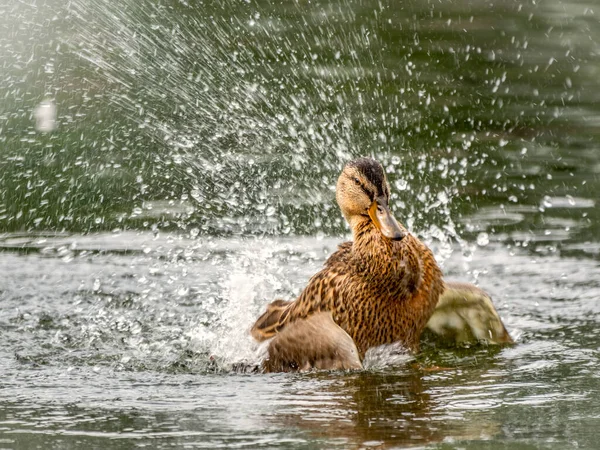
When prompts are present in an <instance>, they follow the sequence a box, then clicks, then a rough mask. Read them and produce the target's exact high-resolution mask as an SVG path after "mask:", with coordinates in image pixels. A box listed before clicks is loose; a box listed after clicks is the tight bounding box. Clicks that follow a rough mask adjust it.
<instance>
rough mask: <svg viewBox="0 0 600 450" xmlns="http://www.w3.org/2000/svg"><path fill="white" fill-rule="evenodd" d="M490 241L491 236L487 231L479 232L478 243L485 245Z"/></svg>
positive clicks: (481, 245)
mask: <svg viewBox="0 0 600 450" xmlns="http://www.w3.org/2000/svg"><path fill="white" fill-rule="evenodd" d="M489 243H490V237H489V235H488V234H487V233H479V234H478V235H477V245H479V246H480V247H485V246H486V245H488V244H489Z"/></svg>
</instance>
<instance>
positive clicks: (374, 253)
mask: <svg viewBox="0 0 600 450" xmlns="http://www.w3.org/2000/svg"><path fill="white" fill-rule="evenodd" d="M441 276H442V275H441V271H440V269H439V267H438V265H437V263H436V261H435V259H434V257H433V254H432V253H431V251H430V250H429V249H428V248H427V247H426V246H425V245H424V244H423V243H422V242H420V241H419V240H418V239H417V238H415V237H414V236H412V235H410V234H407V235H406V237H404V239H402V240H400V241H393V240H390V239H387V238H385V237H383V236H382V235H381V233H380V232H379V231H378V230H377V229H376V228H375V226H374V225H373V224H372V223H371V222H369V221H364V222H362V223H361V224H360V225H359V226H358V227H357V229H356V230H355V240H354V241H353V242H346V243H343V244H342V245H340V247H339V249H338V250H337V251H336V252H335V253H334V254H333V255H331V257H330V258H329V259H328V260H327V262H326V263H325V267H324V268H323V269H322V270H321V271H320V272H318V273H317V274H316V275H315V276H313V277H312V278H311V280H310V281H309V283H308V286H306V288H305V289H304V291H303V292H302V293H301V294H300V296H299V297H298V298H297V299H296V300H295V301H293V302H284V301H282V300H278V301H275V302H273V303H271V304H270V305H269V306H268V307H267V311H266V312H265V313H264V314H263V315H262V316H261V317H260V318H259V319H258V320H257V321H256V324H255V325H254V327H253V328H252V335H253V336H254V337H255V338H256V339H257V340H265V339H268V338H270V337H273V336H275V334H276V333H278V332H280V331H281V330H282V329H284V327H286V326H288V325H289V324H292V323H294V322H295V321H298V320H302V319H306V318H308V317H309V316H310V315H311V314H314V313H316V312H319V311H329V312H331V313H332V316H333V320H334V321H335V323H336V324H337V325H339V326H340V327H341V328H342V329H343V330H344V331H345V332H347V333H348V334H349V335H350V336H351V337H352V339H353V340H354V342H355V343H356V346H357V348H358V351H359V354H360V357H361V359H362V358H363V357H364V354H365V352H366V351H367V349H368V348H370V347H374V346H379V345H382V344H390V343H393V342H398V341H399V342H401V343H402V344H403V345H404V346H406V347H407V348H409V349H411V350H414V351H417V350H418V348H419V337H420V335H421V332H422V331H423V328H424V327H425V324H426V323H427V321H428V319H429V317H430V316H431V314H432V313H433V310H434V308H435V305H436V303H437V301H438V298H439V296H440V294H441V293H442V291H443V289H444V287H443V281H442V278H441Z"/></svg>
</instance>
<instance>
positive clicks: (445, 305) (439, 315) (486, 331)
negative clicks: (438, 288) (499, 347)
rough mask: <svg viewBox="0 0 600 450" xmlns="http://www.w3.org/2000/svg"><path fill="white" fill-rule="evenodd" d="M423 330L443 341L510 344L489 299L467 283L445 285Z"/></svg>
mask: <svg viewBox="0 0 600 450" xmlns="http://www.w3.org/2000/svg"><path fill="white" fill-rule="evenodd" d="M445 285H446V289H445V291H444V292H443V294H442V295H441V296H440V299H439V301H438V304H437V306H436V308H435V311H434V312H433V315H432V316H431V318H430V319H429V322H427V328H428V329H429V330H431V331H432V332H433V333H435V334H437V335H439V336H441V337H442V338H443V339H444V340H452V341H454V342H485V343H488V344H512V343H514V341H513V340H512V338H511V337H510V335H509V334H508V331H506V328H505V327H504V324H503V323H502V319H500V316H499V315H498V312H497V311H496V308H494V304H493V303H492V299H491V297H490V296H489V295H488V294H487V293H486V292H485V291H484V290H483V289H480V288H478V287H477V286H475V285H473V284H470V283H458V282H446V283H445Z"/></svg>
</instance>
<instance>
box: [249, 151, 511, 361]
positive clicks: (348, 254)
mask: <svg viewBox="0 0 600 450" xmlns="http://www.w3.org/2000/svg"><path fill="white" fill-rule="evenodd" d="M336 200H337V203H338V205H339V207H340V210H341V212H342V215H343V216H344V218H345V220H346V222H347V223H348V224H349V226H350V229H351V231H352V241H349V242H344V243H342V244H341V245H339V247H338V249H337V251H335V252H334V253H333V254H331V255H330V257H329V258H328V259H327V260H326V262H325V264H324V266H323V268H322V269H321V270H320V271H319V272H317V273H316V274H315V275H314V276H313V277H312V278H311V279H310V280H309V281H308V284H307V286H306V287H305V288H304V289H303V291H302V292H301V293H300V295H299V296H298V297H297V298H296V299H295V300H292V301H286V300H281V299H278V300H275V301H273V302H271V303H270V304H269V305H267V307H266V311H265V312H264V313H263V314H262V315H261V316H260V317H259V318H258V319H257V320H256V322H255V323H254V325H253V326H252V328H251V330H250V334H251V335H252V337H253V338H254V339H255V340H256V341H258V342H266V343H267V344H266V356H265V358H264V359H263V362H262V369H263V371H265V372H294V371H308V370H315V369H317V370H319V369H322V370H344V369H345V370H353V369H361V368H362V363H363V360H364V358H365V355H366V354H367V352H368V350H369V349H371V348H377V347H380V346H383V345H387V344H394V345H396V346H399V347H400V348H402V349H404V350H406V351H407V352H409V353H417V352H418V351H419V347H420V338H421V334H422V333H423V331H424V330H425V329H426V328H427V327H428V325H429V327H428V329H429V330H430V331H432V332H433V333H434V334H437V335H440V336H442V337H443V338H445V339H454V340H456V341H460V340H461V339H463V340H464V339H469V338H473V337H476V338H482V339H484V340H486V339H487V341H488V342H494V343H495V342H496V341H497V342H499V343H500V342H508V340H509V339H510V336H509V335H508V333H507V332H506V329H505V328H504V325H503V324H502V322H501V320H500V319H499V317H498V316H497V313H496V310H495V309H494V307H493V304H491V298H490V297H489V296H488V295H487V293H485V292H484V291H483V290H481V289H479V288H477V287H476V286H474V285H470V284H468V283H446V282H445V281H444V279H443V276H442V271H441V269H440V267H439V265H438V263H437V262H436V259H435V257H434V255H433V253H432V251H431V250H430V249H429V248H428V247H427V246H426V245H425V244H424V243H423V242H421V241H420V240H419V239H418V238H417V237H416V236H414V235H413V234H411V233H410V232H409V231H408V230H407V229H406V228H405V227H404V226H403V225H402V224H400V223H399V222H398V221H397V220H396V218H395V217H394V216H393V214H392V212H391V210H390V186H389V183H388V181H387V178H386V174H385V171H384V169H383V166H382V165H381V164H380V163H379V162H378V161H376V160H375V159H373V158H370V157H361V158H358V159H354V160H352V161H350V162H348V163H347V164H345V166H344V168H343V170H342V172H341V174H340V176H339V178H338V180H337V185H336ZM482 303H483V304H484V305H485V306H484V307H481V304H482ZM473 305H477V306H478V307H474V306H473ZM490 305H491V309H492V310H493V313H495V316H494V314H493V313H492V314H491V315H492V316H493V317H492V319H489V320H487V321H486V320H484V319H482V317H481V314H479V315H478V314H477V313H475V314H469V311H470V310H475V311H478V312H479V313H481V311H483V312H484V313H486V314H487V316H486V317H487V318H489V316H490V314H489V307H490ZM436 308H437V313H436ZM436 314H437V315H436ZM474 317H475V318H476V319H479V320H482V323H483V325H481V324H475V325H473V320H472V319H473V318H474ZM432 318H435V320H434V323H433V324H429V322H430V320H431V319H432ZM496 319H497V320H496ZM498 320H500V326H499V325H498V323H497V322H498ZM478 327H479V328H482V329H485V330H487V331H488V332H486V331H483V332H473V329H472V328H475V329H476V330H477V329H478ZM485 327H487V328H485ZM490 327H491V328H493V332H489V329H490ZM499 328H501V329H499ZM469 331H470V333H469Z"/></svg>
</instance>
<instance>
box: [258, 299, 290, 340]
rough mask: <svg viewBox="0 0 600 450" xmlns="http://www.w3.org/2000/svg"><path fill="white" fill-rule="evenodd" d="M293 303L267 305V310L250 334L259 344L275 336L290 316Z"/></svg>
mask: <svg viewBox="0 0 600 450" xmlns="http://www.w3.org/2000/svg"><path fill="white" fill-rule="evenodd" d="M291 304H292V302H291V301H285V300H275V301H274V302H271V303H269V304H268V305H267V310H266V311H265V312H264V313H263V314H262V316H260V317H259V318H258V319H257V320H256V322H255V323H254V325H253V326H252V329H251V330H250V334H251V335H252V337H253V338H254V339H256V340H257V341H259V342H262V341H264V340H267V339H269V338H271V337H273V336H274V335H275V333H277V331H278V330H279V328H281V326H282V324H283V323H284V322H285V319H286V318H287V316H288V314H289V306H290V305H291Z"/></svg>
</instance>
